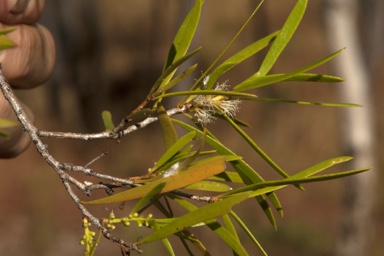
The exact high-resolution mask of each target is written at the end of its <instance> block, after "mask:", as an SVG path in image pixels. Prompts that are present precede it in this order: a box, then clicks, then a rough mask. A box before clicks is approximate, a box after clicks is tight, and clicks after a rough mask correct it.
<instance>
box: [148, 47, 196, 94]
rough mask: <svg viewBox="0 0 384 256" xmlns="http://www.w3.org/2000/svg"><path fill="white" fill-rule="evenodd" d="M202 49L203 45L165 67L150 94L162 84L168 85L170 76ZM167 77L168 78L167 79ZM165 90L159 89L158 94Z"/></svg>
mask: <svg viewBox="0 0 384 256" xmlns="http://www.w3.org/2000/svg"><path fill="white" fill-rule="evenodd" d="M200 50H201V47H199V48H197V49H196V50H194V51H192V52H190V53H188V54H187V55H185V56H183V57H181V58H179V59H177V60H175V61H174V62H173V63H172V65H170V66H169V67H167V69H165V70H164V71H163V73H162V74H161V75H160V77H159V78H158V79H157V80H156V82H155V84H154V85H153V86H152V88H151V90H150V93H149V94H150V95H151V94H152V93H154V92H155V91H157V90H158V89H159V87H160V86H161V87H162V86H165V87H167V84H168V82H169V81H170V79H171V77H172V76H170V75H171V74H173V73H174V72H176V69H177V68H178V67H179V66H180V65H181V64H183V63H184V62H185V61H187V60H189V59H190V58H191V57H192V56H193V55H195V54H196V53H198V52H199V51H200ZM166 79H167V80H166ZM163 91H165V90H163V89H162V90H160V91H158V92H157V93H156V94H161V93H162V92H163Z"/></svg>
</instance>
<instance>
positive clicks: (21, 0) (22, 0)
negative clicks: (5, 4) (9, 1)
mask: <svg viewBox="0 0 384 256" xmlns="http://www.w3.org/2000/svg"><path fill="white" fill-rule="evenodd" d="M28 3H29V0H17V1H16V4H15V6H14V7H13V8H12V10H11V11H10V13H12V14H20V13H22V12H24V11H25V9H26V8H27V6H28Z"/></svg>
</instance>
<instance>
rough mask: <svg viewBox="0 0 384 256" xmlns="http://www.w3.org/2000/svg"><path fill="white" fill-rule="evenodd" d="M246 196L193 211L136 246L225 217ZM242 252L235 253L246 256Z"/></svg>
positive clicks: (246, 195)
mask: <svg viewBox="0 0 384 256" xmlns="http://www.w3.org/2000/svg"><path fill="white" fill-rule="evenodd" d="M248 195H249V194H248V193H243V194H238V195H235V196H232V197H229V198H226V199H223V200H220V201H218V202H215V203H212V204H208V205H205V206H203V207H201V208H198V209H196V210H194V211H191V212H189V213H187V214H185V215H183V216H181V217H179V218H176V219H175V220H174V221H172V222H171V223H169V224H168V225H165V226H163V227H162V228H161V229H160V230H158V231H155V232H154V233H153V234H151V235H149V236H147V237H145V238H144V239H142V240H140V241H139V242H137V244H138V245H140V244H144V243H149V242H153V241H156V240H159V239H163V238H166V237H168V236H170V235H172V234H174V233H176V232H179V231H182V230H184V229H186V228H189V227H191V226H193V225H196V224H198V223H201V222H205V221H208V220H211V219H214V218H216V217H219V216H222V215H225V214H227V213H229V212H230V211H231V209H232V207H233V206H235V205H236V204H239V203H241V202H242V201H244V200H246V199H247V198H248ZM228 233H229V232H228ZM229 234H230V233H229ZM231 235H232V234H231ZM232 236H233V235H232ZM235 241H236V239H235ZM236 249H237V248H236ZM244 252H245V250H241V251H240V250H239V252H237V251H236V253H239V254H240V255H247V254H244ZM245 253H246V252H245Z"/></svg>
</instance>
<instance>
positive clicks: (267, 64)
mask: <svg viewBox="0 0 384 256" xmlns="http://www.w3.org/2000/svg"><path fill="white" fill-rule="evenodd" d="M306 6H307V0H298V1H297V3H296V5H295V7H294V8H293V10H292V11H291V13H290V14H289V16H288V18H287V20H286V21H285V23H284V25H283V27H282V28H281V30H280V32H279V34H278V35H277V37H276V39H275V41H274V42H273V43H272V45H271V48H270V49H269V51H268V53H267V55H266V56H265V58H264V60H263V62H262V63H261V66H260V69H259V71H258V72H257V74H258V76H265V75H266V74H268V72H269V71H270V70H271V69H272V67H273V65H274V64H275V62H276V60H277V59H278V58H279V56H280V54H281V52H282V51H283V50H284V48H285V47H286V45H287V44H288V42H289V41H290V40H291V38H292V36H293V34H294V33H295V31H296V29H297V27H298V26H299V24H300V21H301V19H302V17H303V15H304V13H305V9H306Z"/></svg>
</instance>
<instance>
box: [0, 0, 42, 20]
mask: <svg viewBox="0 0 384 256" xmlns="http://www.w3.org/2000/svg"><path fill="white" fill-rule="evenodd" d="M44 2H45V1H44V0H1V1H0V22H4V23H7V24H21V23H27V24H32V23H35V22H36V21H37V20H38V19H39V17H40V16H41V13H42V11H43V7H44Z"/></svg>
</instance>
